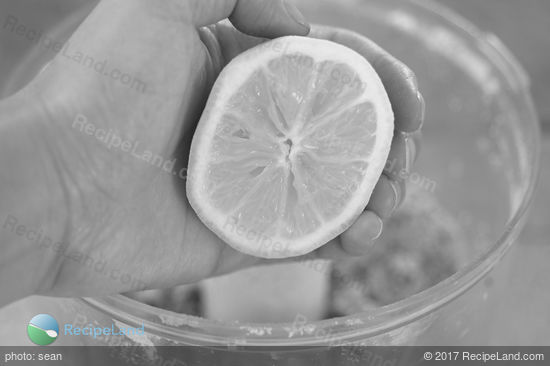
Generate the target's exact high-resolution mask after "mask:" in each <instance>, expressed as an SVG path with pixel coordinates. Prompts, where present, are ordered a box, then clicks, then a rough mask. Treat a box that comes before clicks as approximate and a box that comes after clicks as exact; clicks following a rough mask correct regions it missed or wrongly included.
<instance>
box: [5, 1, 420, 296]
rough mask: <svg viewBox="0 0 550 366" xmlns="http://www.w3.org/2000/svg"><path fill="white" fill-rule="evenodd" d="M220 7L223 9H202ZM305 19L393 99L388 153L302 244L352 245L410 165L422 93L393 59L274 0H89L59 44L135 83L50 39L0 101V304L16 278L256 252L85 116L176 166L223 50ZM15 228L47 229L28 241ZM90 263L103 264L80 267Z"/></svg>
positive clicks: (20, 286) (137, 274) (118, 276)
mask: <svg viewBox="0 0 550 366" xmlns="http://www.w3.org/2000/svg"><path fill="white" fill-rule="evenodd" d="M228 17H229V19H230V21H231V23H232V24H233V25H230V24H229V23H227V22H224V23H222V24H216V23H217V22H219V21H221V20H223V19H225V18H228ZM235 27H236V28H237V29H238V30H240V31H237V30H236V29H235ZM308 34H309V35H310V36H311V37H319V38H325V39H329V40H333V41H335V42H338V43H341V44H344V45H346V46H348V47H351V48H353V49H355V50H356V51H358V52H359V53H360V54H362V55H363V56H364V57H366V58H367V59H368V60H369V61H370V62H371V63H372V64H373V66H374V67H375V69H376V70H377V72H378V73H379V74H380V76H381V78H382V80H383V82H384V85H385V87H386V89H387V90H388V93H389V96H390V100H391V102H392V106H393V108H394V112H395V116H396V135H395V138H394V142H393V145H392V152H391V154H390V159H394V160H395V162H396V163H395V166H394V167H393V169H392V171H391V172H389V171H388V172H385V173H384V175H383V176H382V177H381V179H380V181H379V183H378V185H377V187H376V189H375V192H374V194H373V197H372V199H371V201H370V203H369V205H368V207H367V210H366V211H365V212H364V213H363V214H362V216H361V217H360V218H359V219H358V220H357V222H356V223H355V224H354V225H353V226H352V227H351V228H350V229H349V230H348V231H346V232H345V233H343V234H342V235H341V236H340V237H339V238H337V239H335V240H333V241H331V242H330V243H328V244H327V245H325V246H323V247H322V248H320V249H319V250H317V251H316V252H315V253H314V254H315V255H316V256H318V257H322V258H331V259H339V258H346V257H349V256H357V255H368V251H369V248H370V246H371V245H372V244H373V242H374V241H375V240H376V239H377V238H378V236H379V234H380V232H381V231H382V222H383V221H382V220H383V219H386V218H387V217H389V216H390V215H391V214H392V212H393V211H394V210H395V209H396V207H397V206H398V205H399V204H400V202H401V201H402V200H403V197H404V195H405V184H404V181H403V179H402V177H401V176H400V175H399V174H398V172H399V171H400V170H401V169H402V170H403V171H405V172H406V171H410V169H411V166H412V163H413V162H414V159H415V157H416V152H417V151H418V147H419V144H418V133H417V132H415V131H418V130H419V129H420V127H421V124H422V121H423V110H424V103H423V100H422V97H421V96H420V94H419V93H418V89H417V84H416V79H415V76H414V74H413V73H412V72H411V71H410V70H409V69H408V68H407V67H406V66H405V65H403V64H402V63H400V62H399V61H398V60H396V59H395V58H393V57H392V56H391V55H389V54H388V53H386V52H385V51H384V50H382V49H381V48H380V47H378V46H377V45H375V44H373V43H371V42H370V41H366V40H365V39H364V38H362V37H359V36H357V35H355V34H354V33H351V32H347V31H343V30H338V29H332V28H323V27H310V26H309V25H308V24H307V22H306V21H305V20H304V19H303V17H302V16H301V15H300V13H299V12H298V11H297V10H296V9H295V8H292V6H289V7H285V5H284V2H283V1H279V0H164V1H156V2H152V1H148V0H102V1H101V2H99V4H98V5H97V7H96V8H95V9H94V10H93V12H92V13H91V14H90V15H89V17H88V18H87V19H86V20H85V21H84V22H83V24H82V25H81V26H80V27H79V28H78V30H77V31H76V32H75V33H74V34H73V36H72V37H71V39H70V41H69V45H70V46H69V48H68V51H66V53H73V54H74V53H75V52H76V51H80V52H82V53H83V54H85V55H89V56H92V57H93V58H94V60H108V64H109V66H110V67H111V68H118V69H119V70H121V71H122V72H123V73H125V74H127V75H130V76H131V77H132V78H133V80H139V81H140V82H142V83H143V85H144V88H141V89H139V90H138V89H136V88H132V87H129V86H128V85H124V84H123V83H121V81H120V80H115V79H114V78H111V77H108V76H105V75H102V74H100V73H96V72H94V71H92V70H90V69H89V68H88V67H86V66H83V65H82V64H80V63H78V62H76V61H75V60H72V59H69V58H68V57H66V56H63V55H58V56H57V57H56V58H55V59H54V60H53V61H52V62H51V63H50V64H49V65H48V66H47V68H46V69H45V70H43V71H42V72H41V73H40V74H39V75H38V76H37V77H36V78H35V79H34V80H33V81H32V82H31V83H30V84H29V85H28V86H27V87H25V88H24V89H23V90H22V91H20V92H19V93H17V94H16V95H14V96H12V97H10V98H8V99H6V100H4V101H2V102H0V116H2V117H0V118H1V119H0V132H1V133H0V151H1V153H0V166H2V167H3V169H2V170H1V171H0V198H1V201H2V209H1V215H2V217H0V220H2V221H1V222H0V225H1V227H0V239H1V244H0V245H1V250H2V256H1V257H0V279H1V280H0V291H1V293H2V294H3V295H2V298H1V299H0V306H1V305H3V304H7V303H9V302H11V301H14V300H17V299H19V298H22V297H24V296H27V295H30V294H46V295H53V296H99V295H105V294H111V293H120V292H126V291H131V290H138V289H144V288H164V287H169V286H174V285H178V284H185V283H192V282H195V281H198V280H201V279H204V278H207V277H211V276H215V275H219V274H223V273H227V272H230V271H234V270H236V269H239V268H244V267H246V266H251V265H255V264H258V263H260V262H262V261H264V260H260V259H258V258H254V257H250V256H247V255H244V254H242V253H240V252H237V251H235V250H234V249H232V248H231V247H229V246H228V245H227V244H225V243H223V242H222V241H221V240H220V239H218V238H217V236H215V235H214V234H213V233H212V232H210V231H209V230H208V229H207V228H206V227H205V226H204V225H203V224H202V223H201V222H200V221H199V219H198V218H197V216H196V214H195V213H194V211H193V210H192V208H191V207H190V205H189V203H188V201H187V198H186V196H185V180H184V179H181V178H179V177H177V176H174V175H172V174H168V173H166V172H164V171H162V170H161V169H159V168H158V167H156V166H153V165H152V164H150V163H147V162H146V161H144V160H140V159H138V158H136V156H134V155H132V154H131V153H128V152H125V151H122V149H121V148H111V149H109V148H107V146H106V145H105V144H103V143H101V142H100V141H98V139H97V138H94V137H93V136H90V135H89V134H88V133H87V132H86V131H91V129H92V128H93V129H94V130H95V131H97V130H98V129H104V130H106V131H107V130H111V131H115V132H116V134H117V135H118V136H120V137H122V138H123V139H127V140H130V141H133V142H136V141H137V142H139V146H140V148H139V151H140V152H143V151H144V150H149V151H151V152H153V153H154V154H155V155H159V156H161V157H163V158H164V159H165V160H166V161H167V160H172V159H175V160H176V162H177V164H176V167H175V168H174V169H175V170H176V171H178V172H179V171H180V170H182V169H184V168H185V167H186V165H187V157H188V152H189V147H190V142H191V139H192V134H193V131H194V128H195V126H196V124H197V122H198V120H199V118H200V115H201V112H202V109H203V107H204V104H205V102H206V99H207V97H208V93H209V91H210V88H211V87H212V84H213V82H214V81H215V79H216V77H217V75H218V74H219V72H220V71H221V69H222V68H223V66H224V65H226V64H227V63H228V62H229V61H230V60H231V59H232V58H233V57H235V56H237V55H238V54H240V53H241V52H243V51H244V50H246V49H248V48H250V47H253V46H255V45H257V44H259V43H261V42H264V41H265V39H267V38H273V37H278V36H285V35H301V36H306V35H308ZM140 85H141V84H140ZM143 85H141V86H143ZM86 126H90V127H86ZM86 128H89V130H86ZM396 172H397V173H396ZM19 226H24V230H23V229H20V230H19V231H18V229H17V228H18V227H19ZM29 231H34V232H35V234H36V232H40V233H42V237H45V236H47V237H48V238H51V239H52V242H53V243H56V242H59V243H62V245H58V246H55V245H54V244H52V245H50V246H48V245H47V244H44V243H42V245H40V243H41V242H40V241H38V239H36V237H37V235H30V234H29ZM31 239H32V240H31ZM97 263H102V265H103V267H104V268H101V270H98V269H94V266H93V264H97ZM100 267H101V266H100ZM13 278H17V279H18V281H17V286H14V284H13V280H12V279H13ZM8 279H10V280H8Z"/></svg>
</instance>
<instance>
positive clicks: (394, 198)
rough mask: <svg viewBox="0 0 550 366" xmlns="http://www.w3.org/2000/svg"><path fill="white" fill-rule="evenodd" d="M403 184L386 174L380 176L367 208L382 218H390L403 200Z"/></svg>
mask: <svg viewBox="0 0 550 366" xmlns="http://www.w3.org/2000/svg"><path fill="white" fill-rule="evenodd" d="M401 196H402V188H401V185H400V184H399V183H398V182H396V181H393V180H391V179H389V178H388V177H386V176H385V175H382V176H381V177H380V180H379V181H378V183H377V184H376V187H375V188H374V191H373V192H372V195H371V198H370V200H369V204H368V205H367V210H369V211H372V212H373V213H375V214H376V215H378V217H380V218H382V219H387V218H389V217H390V216H391V215H392V214H393V212H394V211H395V210H396V209H397V206H398V205H399V202H401Z"/></svg>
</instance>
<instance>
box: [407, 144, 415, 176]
mask: <svg viewBox="0 0 550 366" xmlns="http://www.w3.org/2000/svg"><path fill="white" fill-rule="evenodd" d="M415 154H416V147H415V146H414V140H413V138H412V136H411V135H409V134H407V135H405V170H406V171H407V177H409V175H410V174H411V171H412V166H413V164H414V160H415V159H414V158H415Z"/></svg>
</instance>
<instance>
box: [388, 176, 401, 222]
mask: <svg viewBox="0 0 550 366" xmlns="http://www.w3.org/2000/svg"><path fill="white" fill-rule="evenodd" d="M390 187H391V189H392V190H393V195H394V198H395V199H394V201H393V207H392V209H391V214H392V215H393V213H394V212H395V210H397V208H398V207H399V204H400V203H401V187H400V186H399V183H397V182H396V181H394V180H391V181H390Z"/></svg>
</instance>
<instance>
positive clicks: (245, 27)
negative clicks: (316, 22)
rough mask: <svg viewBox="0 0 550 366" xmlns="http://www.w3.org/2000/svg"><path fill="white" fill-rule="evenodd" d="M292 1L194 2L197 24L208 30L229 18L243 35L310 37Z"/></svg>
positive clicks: (308, 27) (203, 0)
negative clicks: (206, 27) (206, 26)
mask: <svg viewBox="0 0 550 366" xmlns="http://www.w3.org/2000/svg"><path fill="white" fill-rule="evenodd" d="M291 1H292V0H222V1H220V0H191V5H190V6H191V11H192V12H193V22H194V24H195V25H196V26H199V27H200V26H205V25H210V24H213V23H217V22H219V21H220V20H223V19H225V18H229V20H230V21H231V23H233V25H234V26H235V27H236V28H237V29H239V30H240V31H242V32H244V33H246V34H249V35H251V36H256V37H265V38H275V37H281V36H287V35H302V36H306V35H308V34H309V31H310V26H309V24H308V23H307V21H306V19H305V17H304V16H303V15H302V13H301V12H300V11H299V10H298V8H297V7H296V6H295V5H294V4H293V3H292V2H291Z"/></svg>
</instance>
